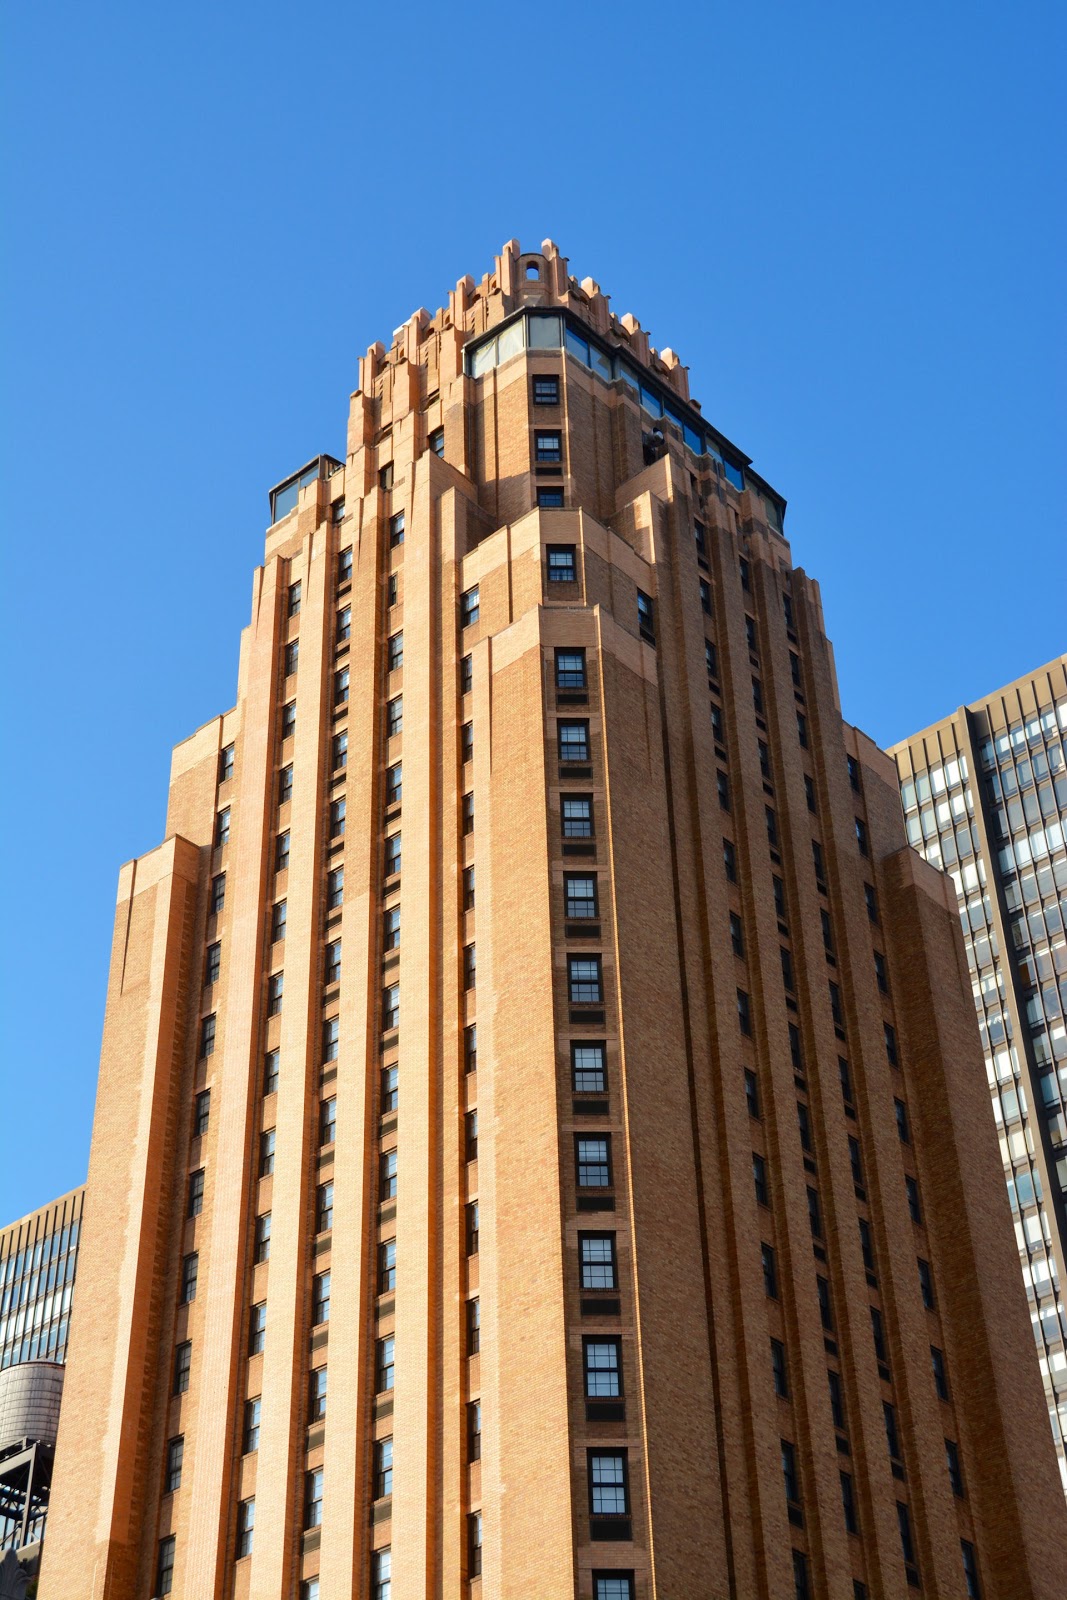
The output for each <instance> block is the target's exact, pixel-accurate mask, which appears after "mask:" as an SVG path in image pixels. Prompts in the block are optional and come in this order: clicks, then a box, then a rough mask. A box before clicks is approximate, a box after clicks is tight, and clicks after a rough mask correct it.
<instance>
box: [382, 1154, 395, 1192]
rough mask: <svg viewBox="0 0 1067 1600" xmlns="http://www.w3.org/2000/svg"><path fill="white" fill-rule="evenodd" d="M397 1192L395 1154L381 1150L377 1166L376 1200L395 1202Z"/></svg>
mask: <svg viewBox="0 0 1067 1600" xmlns="http://www.w3.org/2000/svg"><path fill="white" fill-rule="evenodd" d="M396 1190H397V1153H396V1151H395V1150H383V1151H382V1154H381V1158H380V1160H379V1164H378V1199H379V1200H381V1201H385V1200H395V1199H396Z"/></svg>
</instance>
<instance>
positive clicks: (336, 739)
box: [330, 730, 348, 772]
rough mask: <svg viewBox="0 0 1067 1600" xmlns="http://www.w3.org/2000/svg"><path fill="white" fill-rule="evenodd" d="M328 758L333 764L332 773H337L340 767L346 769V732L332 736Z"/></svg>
mask: <svg viewBox="0 0 1067 1600" xmlns="http://www.w3.org/2000/svg"><path fill="white" fill-rule="evenodd" d="M330 758H331V761H332V763H333V771H334V772H339V771H340V770H341V768H342V767H347V765H348V732H347V730H346V731H345V732H343V733H335V734H334V736H333V744H332V746H331V751H330Z"/></svg>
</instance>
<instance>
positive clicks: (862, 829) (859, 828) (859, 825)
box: [856, 817, 869, 856]
mask: <svg viewBox="0 0 1067 1600" xmlns="http://www.w3.org/2000/svg"><path fill="white" fill-rule="evenodd" d="M856 843H857V845H858V846H859V852H860V855H861V856H865V855H867V854H868V853H869V851H868V847H867V824H866V823H865V822H864V821H863V819H862V818H861V817H857V818H856Z"/></svg>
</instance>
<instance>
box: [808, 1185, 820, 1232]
mask: <svg viewBox="0 0 1067 1600" xmlns="http://www.w3.org/2000/svg"><path fill="white" fill-rule="evenodd" d="M807 1192H808V1226H809V1227H810V1229H811V1236H812V1238H813V1239H821V1238H822V1208H821V1207H820V1205H819V1191H818V1190H817V1189H813V1188H812V1187H811V1185H810V1184H809V1185H808V1191H807Z"/></svg>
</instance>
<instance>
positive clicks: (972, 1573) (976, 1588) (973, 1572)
mask: <svg viewBox="0 0 1067 1600" xmlns="http://www.w3.org/2000/svg"><path fill="white" fill-rule="evenodd" d="M960 1555H961V1556H962V1558H963V1577H964V1580H965V1582H966V1584H967V1600H982V1586H981V1584H980V1583H979V1581H978V1557H977V1555H976V1554H975V1549H974V1545H973V1544H971V1543H970V1541H969V1540H967V1539H961V1540H960ZM160 1593H161V1594H162V1593H163V1590H160Z"/></svg>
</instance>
